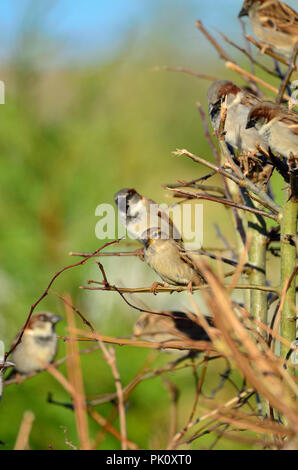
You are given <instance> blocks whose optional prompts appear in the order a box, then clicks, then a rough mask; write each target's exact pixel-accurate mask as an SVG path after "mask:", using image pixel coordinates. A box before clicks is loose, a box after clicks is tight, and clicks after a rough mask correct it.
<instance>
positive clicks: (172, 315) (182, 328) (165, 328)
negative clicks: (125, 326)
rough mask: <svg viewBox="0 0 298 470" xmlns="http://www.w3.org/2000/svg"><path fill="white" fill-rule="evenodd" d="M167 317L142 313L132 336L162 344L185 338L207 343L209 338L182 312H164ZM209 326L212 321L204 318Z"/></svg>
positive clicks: (212, 325)
mask: <svg viewBox="0 0 298 470" xmlns="http://www.w3.org/2000/svg"><path fill="white" fill-rule="evenodd" d="M165 313H167V314H168V316H164V315H155V314H152V313H144V314H143V315H141V316H140V318H139V319H138V320H137V322H136V323H135V325H134V335H135V336H137V337H142V338H144V339H146V340H148V341H153V342H156V343H163V342H165V341H173V340H177V339H179V338H180V339H181V337H184V336H187V337H188V338H189V339H191V340H193V341H208V342H210V338H209V336H208V334H207V332H206V331H205V330H204V328H203V327H202V326H200V325H199V324H198V323H196V322H195V321H193V320H192V319H191V318H190V317H189V316H188V315H187V314H186V313H184V312H179V311H175V312H165ZM205 318H206V320H207V322H208V324H209V326H211V327H214V323H213V319H212V318H211V317H205Z"/></svg>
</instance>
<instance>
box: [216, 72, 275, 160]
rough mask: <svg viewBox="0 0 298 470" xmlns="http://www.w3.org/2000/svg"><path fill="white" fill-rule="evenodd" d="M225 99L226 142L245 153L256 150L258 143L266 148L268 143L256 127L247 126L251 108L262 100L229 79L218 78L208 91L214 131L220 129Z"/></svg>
mask: <svg viewBox="0 0 298 470" xmlns="http://www.w3.org/2000/svg"><path fill="white" fill-rule="evenodd" d="M225 99H227V101H226V104H227V114H226V120H225V127H224V138H225V142H226V143H227V144H228V145H229V146H230V147H233V149H235V150H237V151H238V152H240V153H243V154H249V153H253V152H255V151H256V145H257V144H259V145H261V146H262V147H264V148H265V149H266V148H267V146H266V143H265V142H264V141H263V139H261V138H260V136H259V134H258V132H257V131H256V130H255V129H246V128H245V126H246V123H247V116H248V113H249V111H250V109H251V108H252V107H253V106H255V105H256V104H258V103H259V102H260V100H259V99H258V98H257V96H255V95H254V94H252V93H249V92H248V91H247V90H244V89H241V88H239V87H238V86H237V85H235V84H234V83H233V82H230V81H228V80H216V81H215V82H213V83H212V85H211V86H210V87H209V90H208V92H207V100H208V105H209V115H210V119H211V123H212V127H213V129H214V131H215V132H218V131H219V127H220V122H221V106H222V103H223V102H224V101H225Z"/></svg>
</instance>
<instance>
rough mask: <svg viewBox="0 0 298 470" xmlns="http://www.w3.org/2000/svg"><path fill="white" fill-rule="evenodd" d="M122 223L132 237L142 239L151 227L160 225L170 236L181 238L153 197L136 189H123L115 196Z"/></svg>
mask: <svg viewBox="0 0 298 470" xmlns="http://www.w3.org/2000/svg"><path fill="white" fill-rule="evenodd" d="M114 199H115V202H116V205H117V208H118V212H119V218H120V221H121V223H122V224H123V225H124V226H125V227H126V229H127V231H128V234H129V236H130V237H131V238H134V239H136V240H139V241H141V237H142V235H143V233H144V232H146V230H147V229H148V228H150V227H156V226H158V227H160V229H161V230H162V231H163V232H165V233H168V234H169V238H174V239H177V240H180V239H181V235H180V233H179V231H178V230H177V228H176V227H175V226H174V224H173V222H172V220H171V219H170V217H169V216H168V215H167V214H166V212H165V211H163V210H162V209H161V208H160V206H159V205H158V204H157V203H156V202H154V201H153V200H152V199H148V198H147V197H144V196H142V195H141V194H139V193H138V192H137V191H136V190H135V189H122V190H121V191H119V192H118V193H116V194H115V196H114Z"/></svg>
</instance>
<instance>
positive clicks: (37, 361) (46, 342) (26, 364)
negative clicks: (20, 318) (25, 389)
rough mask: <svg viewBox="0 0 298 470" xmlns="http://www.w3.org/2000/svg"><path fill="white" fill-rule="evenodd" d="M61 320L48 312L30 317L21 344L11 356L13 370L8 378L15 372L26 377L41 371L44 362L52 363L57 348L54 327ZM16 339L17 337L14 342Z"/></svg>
mask: <svg viewBox="0 0 298 470" xmlns="http://www.w3.org/2000/svg"><path fill="white" fill-rule="evenodd" d="M61 319H62V318H61V317H60V316H59V315H54V314H53V313H48V312H41V313H38V314H36V315H33V316H32V317H31V320H30V322H29V324H28V326H27V328H26V329H25V331H24V334H23V337H22V341H21V343H20V344H18V346H17V347H16V349H15V350H14V351H13V352H12V354H11V359H12V362H14V364H15V369H14V370H13V371H12V374H10V377H11V375H13V374H14V373H16V372H17V373H19V374H21V375H27V374H31V373H32V372H39V371H42V370H43V369H44V365H43V363H44V362H46V363H51V362H53V360H54V358H55V356H56V353H57V346H58V344H57V343H58V342H57V336H56V332H55V326H56V323H58V322H59V321H60V320H61ZM18 337H19V335H18V336H17V337H16V339H15V342H16V341H17V338H18ZM7 378H8V377H7Z"/></svg>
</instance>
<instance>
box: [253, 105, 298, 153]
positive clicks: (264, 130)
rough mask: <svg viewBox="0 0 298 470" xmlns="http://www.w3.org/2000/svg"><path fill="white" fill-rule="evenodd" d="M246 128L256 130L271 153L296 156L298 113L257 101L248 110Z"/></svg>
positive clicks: (297, 146) (297, 150) (297, 151)
mask: <svg viewBox="0 0 298 470" xmlns="http://www.w3.org/2000/svg"><path fill="white" fill-rule="evenodd" d="M246 128H247V129H254V130H256V131H257V132H258V134H259V136H260V138H262V139H263V140H265V142H266V144H267V146H268V147H270V149H271V151H272V152H273V153H278V154H279V155H282V156H283V157H286V158H289V157H290V156H291V154H292V155H294V156H298V114H297V113H295V112H293V111H289V110H288V109H287V108H286V107H285V106H283V105H278V104H276V103H272V102H271V101H266V102H265V101H264V102H262V103H258V104H257V105H256V106H254V107H253V108H252V109H251V110H250V112H249V115H248V118H247V123H246Z"/></svg>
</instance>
